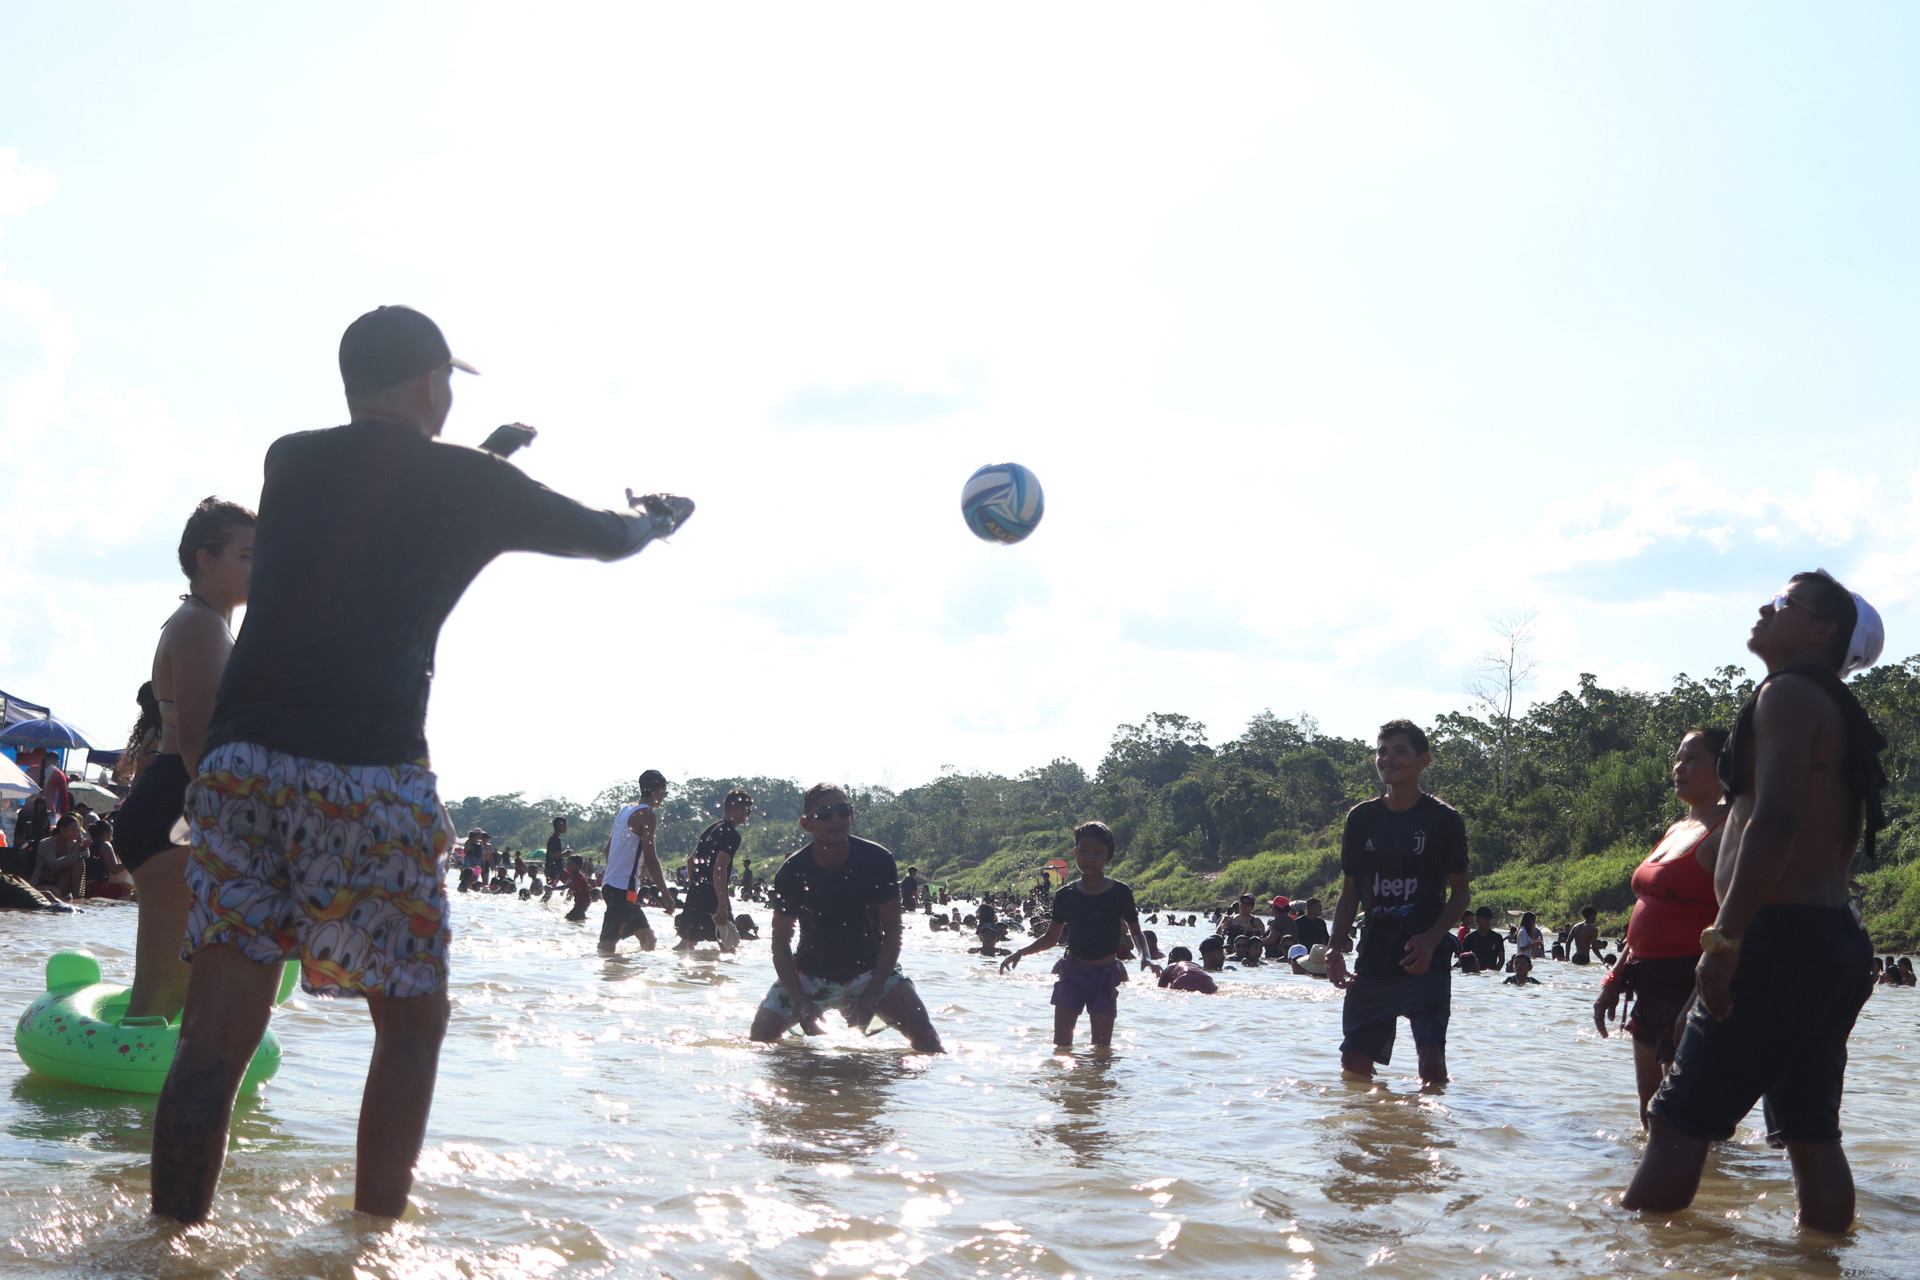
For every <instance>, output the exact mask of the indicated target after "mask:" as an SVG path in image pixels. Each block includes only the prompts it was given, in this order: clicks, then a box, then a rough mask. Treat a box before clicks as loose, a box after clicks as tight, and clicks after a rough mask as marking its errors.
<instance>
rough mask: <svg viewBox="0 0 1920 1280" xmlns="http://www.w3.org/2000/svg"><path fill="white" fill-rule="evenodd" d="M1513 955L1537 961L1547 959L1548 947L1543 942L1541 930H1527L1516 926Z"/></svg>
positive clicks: (1514, 929)
mask: <svg viewBox="0 0 1920 1280" xmlns="http://www.w3.org/2000/svg"><path fill="white" fill-rule="evenodd" d="M1513 954H1515V955H1517V956H1531V957H1532V958H1533V959H1535V960H1544V959H1546V957H1547V952H1546V947H1545V945H1544V944H1543V943H1542V942H1541V933H1540V930H1538V929H1533V930H1527V929H1523V928H1521V927H1520V926H1519V925H1515V926H1514V928H1513Z"/></svg>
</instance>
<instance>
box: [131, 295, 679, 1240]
mask: <svg viewBox="0 0 1920 1280" xmlns="http://www.w3.org/2000/svg"><path fill="white" fill-rule="evenodd" d="M467 367H468V366H466V365H464V364H462V363H461V362H459V361H457V360H456V359H454V356H453V353H452V352H451V351H450V350H449V349H448V347H447V342H446V339H445V338H444V337H443V336H442V335H441V333H440V329H439V327H438V326H437V325H435V324H434V323H433V321H432V320H429V319H428V318H427V317H426V316H424V315H422V314H420V313H419V312H418V311H414V310H412V309H410V308H408V307H382V308H381V309H379V310H377V311H370V312H368V313H367V314H366V315H363V316H361V317H360V318H359V319H358V320H355V321H354V322H353V324H352V325H350V326H349V327H348V329H347V331H346V333H345V335H344V336H343V337H342V338H341V340H340V373H341V378H342V380H343V382H344V383H345V388H346V393H347V405H348V408H349V409H350V411H351V413H352V421H351V422H350V423H349V424H348V425H346V426H343V427H333V428H329V429H327V430H323V431H306V432H300V433H297V434H294V435H288V436H283V437H281V438H280V439H279V440H277V441H275V442H274V443H273V445H272V446H271V447H270V448H269V449H268V450H267V456H266V468H265V471H266V474H265V483H264V485H263V486H262V489H261V493H260V515H259V522H258V526H257V529H256V531H255V533H256V536H255V542H254V562H253V574H252V582H251V585H250V588H249V591H248V594H247V620H246V625H245V626H244V627H243V628H242V629H241V633H240V636H239V639H238V640H237V641H236V642H235V644H234V648H233V654H232V657H231V658H230V659H229V660H228V662H227V666H226V671H225V673H224V674H223V675H222V677H221V680H220V687H219V694H218V697H217V699H216V702H215V706H214V711H213V717H212V720H211V721H210V723H209V724H208V727H207V734H206V740H205V744H204V748H205V754H204V755H203V756H202V758H201V760H200V768H199V776H198V778H197V779H196V780H195V781H194V783H193V785H192V787H191V788H190V789H189V790H188V792H187V797H186V816H187V822H188V825H189V828H190V830H191V833H192V852H191V854H190V855H189V857H188V860H187V867H186V876H187V887H188V890H189V892H190V894H191V896H192V899H193V904H192V907H191V910H190V912H189V914H188V918H187V926H186V930H185V947H184V950H185V952H186V954H188V955H190V956H192V958H193V970H192V976H191V978H190V979H189V982H188V986H187V999H186V1009H185V1012H184V1014H183V1016H182V1021H181V1031H180V1041H179V1049H178V1051H177V1053H176V1054H175V1057H174V1060H173V1068H172V1071H171V1072H170V1074H169V1075H168V1077H167V1082H166V1086H165V1089H164V1090H163V1091H162V1093H161V1094H160V1099H159V1103H158V1106H157V1108H156V1110H155V1113H154V1122H153V1173H152V1188H153V1208H154V1211H155V1212H156V1213H158V1214H160V1215H162V1216H165V1217H170V1218H177V1219H180V1220H182V1221H185V1222H199V1221H201V1220H202V1219H204V1218H205V1217H206V1216H207V1212H208V1208H209V1206H210V1205H211V1204H212V1201H213V1194H214V1190H215V1187H216V1185H217V1184H218V1182H219V1178H220V1168H221V1165H222V1164H223V1163H224V1161H225V1159H226V1152H227V1130H228V1127H229V1125H230V1124H231V1121H232V1118H233V1100H234V1096H235V1093H236V1091H237V1090H238V1089H239V1087H240V1080H241V1075H242V1072H243V1071H244V1069H245V1068H246V1066H247V1063H248V1061H249V1060H250V1059H251V1058H252V1056H253V1051H254V1048H255V1046H257V1045H258V1044H259V1043H260V1038H261V1036H262V1034H263V1033H264V1032H265V1030H266V1025H267V1016H268V1013H269V1012H270V1010H271V1009H272V1005H273V998H274V995H275V992H276V990H277V988H278V984H279V979H280V963H281V961H283V960H286V959H288V958H291V957H294V956H298V957H299V958H300V960H301V962H302V970H303V978H304V982H305V986H306V988H307V990H308V991H309V992H310V993H312V994H315V995H320V994H329V995H331V994H346V995H354V996H364V997H366V999H367V1007H368V1010H369V1012H370V1013H371V1015H372V1018H373V1027H374V1043H373V1054H372V1059H371V1062H370V1064H369V1066H368V1069H367V1083H366V1089H365V1093H364V1095H363V1100H362V1104H361V1111H360V1129H359V1143H358V1152H359V1161H358V1166H357V1169H356V1172H355V1182H354V1207H355V1208H356V1209H358V1210H360V1211H362V1212H364V1213H369V1214H373V1215H376V1216H380V1217H388V1218H396V1217H399V1216H400V1215H401V1214H402V1213H403V1212H405V1210H406V1207H407V1194H408V1191H409V1190H410V1189H411V1188H412V1185H413V1165H414V1161H415V1159H416V1158H417V1157H418V1155H419V1153H420V1145H421V1142H422V1140H423V1138H424V1136H425V1134H426V1124H427V1112H428V1109H429V1107H430V1106H431V1104H432V1101H433V1085H434V1077H435V1073H436V1071H437V1070H438V1065H439V1060H440V1044H441V1040H442V1038H443V1037H444V1035H445V1033H446V1027H447V1014H448V1005H447V947H448V942H449V939H450V938H451V931H450V929H449V927H448V923H447V892H446V884H445V881H444V878H443V869H442V861H441V860H442V859H443V858H444V857H445V855H446V853H447V850H448V848H449V846H450V845H451V843H452V832H451V831H450V830H449V829H448V825H447V819H446V810H445V808H444V807H443V806H442V805H441V803H440V797H439V795H438V794H437V793H436V791H435V780H434V775H433V774H432V772H430V770H429V768H428V765H427V758H428V757H427V740H426V732H425V724H426V714H427V697H428V690H429V688H430V685H431V682H432V672H433V660H434V650H435V647H436V645H437V644H438V641H439V636H440V629H441V626H442V624H444V623H445V622H446V619H447V616H448V614H450V613H451V612H452V610H453V606H454V605H455V603H456V602H458V601H459V599H460V596H461V593H462V592H464V591H465V590H466V589H467V586H468V585H469V584H470V583H471V582H472V581H473V580H474V578H475V577H477V576H478V575H479V573H480V571H481V570H482V569H483V568H485V567H486V565H487V564H488V562H489V561H491V560H492V559H493V558H494V557H496V556H498V555H500V554H502V553H504V552H508V551H538V552H543V553H546V554H549V555H562V556H580V557H592V558H595V559H599V560H620V559H623V558H625V557H627V556H630V555H632V554H634V553H635V552H636V551H639V550H640V549H641V548H642V547H644V546H646V545H647V543H649V542H651V541H653V540H654V539H655V538H659V537H663V536H665V535H667V534H670V533H672V532H674V530H676V529H677V528H679V527H680V525H681V524H682V523H683V522H684V521H685V520H686V519H687V517H688V516H689V515H690V514H691V513H692V511H693V504H692V503H690V502H688V501H687V500H686V499H684V498H673V497H668V496H666V495H655V496H654V497H652V498H649V499H644V500H640V501H639V502H638V503H637V505H638V506H639V507H640V508H641V509H640V510H626V511H613V510H600V511H596V510H594V509H592V508H590V507H586V506H583V505H581V504H580V503H578V502H575V501H574V500H573V499H571V498H565V497H562V496H561V495H559V494H557V493H555V492H553V491H552V490H551V489H548V488H547V487H546V486H545V485H542V484H539V483H538V482H536V481H534V480H533V479H531V478H530V477H528V476H527V475H525V474H524V473H523V472H521V471H520V470H519V469H518V468H516V467H514V466H513V465H512V464H511V463H508V462H506V461H504V460H503V459H501V458H499V457H496V456H495V455H493V454H491V453H487V452H484V451H482V450H479V449H470V448H467V447H465V446H462V445H456V444H449V443H446V442H444V441H441V440H439V439H437V437H438V436H439V434H440V429H441V427H442V426H443V425H444V424H445V422H446V419H447V413H448V410H449V409H450V408H451V407H452V405H453V389H452V377H453V372H454V370H455V369H465V368H467ZM633 505H636V504H634V503H629V506H633ZM216 603H217V602H216ZM246 1158H247V1157H246V1156H244V1155H243V1156H242V1157H241V1159H242V1160H245V1159H246Z"/></svg>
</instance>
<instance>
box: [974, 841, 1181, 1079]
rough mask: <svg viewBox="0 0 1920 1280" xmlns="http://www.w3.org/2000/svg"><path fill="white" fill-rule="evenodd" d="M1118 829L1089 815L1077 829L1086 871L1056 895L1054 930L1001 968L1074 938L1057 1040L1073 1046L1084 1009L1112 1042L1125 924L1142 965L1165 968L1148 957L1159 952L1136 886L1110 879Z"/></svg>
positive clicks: (1058, 1008) (1061, 986) (1057, 991)
mask: <svg viewBox="0 0 1920 1280" xmlns="http://www.w3.org/2000/svg"><path fill="white" fill-rule="evenodd" d="M1113 854H1114V842H1113V832H1112V831H1111V830H1110V829H1109V828H1108V826H1107V824H1106V823H1104V822H1083V823H1081V824H1080V825H1079V826H1077V827H1075V828H1074V829H1073V861H1074V865H1076V866H1077V867H1079V868H1080V878H1079V879H1078V880H1075V881H1074V882H1073V883H1072V884H1070V885H1065V886H1063V887H1062V888H1061V890H1060V892H1058V893H1056V894H1054V895H1053V917H1052V922H1051V927H1050V928H1049V929H1048V930H1047V932H1046V933H1045V934H1043V935H1041V936H1040V937H1038V938H1035V939H1034V940H1033V941H1032V942H1029V943H1028V944H1027V945H1026V946H1024V947H1022V948H1020V950H1018V951H1016V952H1014V953H1013V954H1012V955H1010V956H1008V957H1007V958H1006V959H1005V960H1002V961H1001V962H1000V972H1002V973H1011V972H1012V971H1013V969H1014V967H1015V966H1016V965H1018V964H1019V963H1020V957H1021V956H1030V955H1034V954H1035V953H1037V952H1041V951H1046V950H1048V949H1049V948H1052V947H1057V946H1059V945H1060V942H1061V939H1063V938H1064V939H1065V940H1066V943H1067V955H1066V958H1065V959H1064V960H1062V961H1060V963H1059V964H1057V965H1055V966H1054V968H1053V971H1054V973H1055V974H1056V975H1057V976H1058V977H1059V979H1060V980H1059V981H1058V982H1056V983H1054V984H1053V1043H1054V1044H1055V1045H1056V1046H1057V1047H1059V1048H1062V1049H1070V1048H1072V1047H1073V1028H1074V1024H1075V1023H1077V1022H1079V1021H1080V1011H1081V1010H1082V1009H1085V1010H1086V1011H1087V1023H1088V1026H1089V1029H1090V1031H1091V1033H1092V1036H1093V1043H1094V1047H1096V1048H1105V1047H1107V1046H1109V1045H1111V1044H1112V1043H1113V1020H1114V1017H1115V1016H1116V1015H1117V1014H1118V1013H1119V1002H1118V998H1117V997H1118V994H1119V990H1120V984H1121V983H1123V982H1125V981H1126V980H1127V969H1126V966H1125V965H1123V964H1121V963H1120V958H1119V955H1118V952H1119V950H1120V932H1121V929H1122V928H1123V927H1124V928H1125V929H1127V930H1128V931H1130V932H1131V933H1132V935H1133V946H1134V951H1135V953H1136V954H1137V955H1138V956H1139V957H1140V967H1141V969H1143V970H1145V969H1153V970H1154V971H1155V972H1156V973H1157V972H1159V970H1158V968H1157V967H1156V966H1155V965H1154V964H1153V963H1152V962H1151V961H1150V960H1148V959H1147V957H1148V956H1150V955H1151V954H1153V953H1152V952H1151V951H1150V950H1149V949H1148V947H1147V940H1146V938H1145V937H1144V936H1142V934H1141V932H1140V912H1139V909H1138V908H1136V907H1135V906H1134V904H1133V890H1132V889H1131V888H1129V887H1128V886H1127V885H1126V884H1124V883H1122V882H1121V881H1119V880H1110V879H1108V878H1107V868H1108V867H1109V866H1112V865H1113Z"/></svg>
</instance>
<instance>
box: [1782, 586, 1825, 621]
mask: <svg viewBox="0 0 1920 1280" xmlns="http://www.w3.org/2000/svg"><path fill="white" fill-rule="evenodd" d="M1768 603H1770V604H1771V605H1772V606H1773V611H1774V612H1775V613H1778V612H1780V611H1781V610H1782V609H1786V608H1794V609H1805V610H1806V611H1807V612H1808V613H1812V614H1813V616H1814V617H1815V618H1816V619H1818V620H1819V621H1821V622H1825V621H1826V619H1825V618H1822V617H1820V615H1819V614H1818V613H1814V611H1813V609H1812V608H1811V607H1810V606H1808V605H1806V604H1804V603H1802V602H1801V601H1799V600H1795V599H1794V598H1793V597H1792V596H1790V595H1788V594H1787V593H1786V592H1784V591H1783V592H1781V593H1780V594H1779V595H1777V596H1775V597H1774V598H1773V599H1772V600H1771V601H1769V602H1768Z"/></svg>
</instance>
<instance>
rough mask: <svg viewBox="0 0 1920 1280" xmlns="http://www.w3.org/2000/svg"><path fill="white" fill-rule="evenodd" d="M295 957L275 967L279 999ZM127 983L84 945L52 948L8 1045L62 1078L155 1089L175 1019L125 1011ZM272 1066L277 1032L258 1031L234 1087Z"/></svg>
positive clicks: (246, 1088) (269, 1073) (173, 1041)
mask: <svg viewBox="0 0 1920 1280" xmlns="http://www.w3.org/2000/svg"><path fill="white" fill-rule="evenodd" d="M299 976H300V965H299V963H298V962H297V961H289V962H288V963H287V964H286V966H285V967H284V970H283V972H282V973H281V975H280V990H279V992H278V993H277V994H276V995H275V997H274V1003H275V1004H279V1003H280V1002H282V1001H284V1000H285V999H286V998H287V997H288V996H289V995H291V994H292V993H293V984H294V983H295V981H297V980H298V979H299ZM126 1010H127V989H126V988H125V987H116V986H114V985H112V984H111V983H106V982H102V981H100V962H99V961H98V960H96V959H94V957H93V955H92V953H90V952H86V951H57V952H55V953H54V954H53V955H52V956H51V957H50V958H49V959H48V960H47V993H46V994H45V995H43V996H41V997H40V998H39V999H38V1000H35V1001H34V1002H33V1003H32V1004H30V1005H28V1006H27V1010H26V1012H25V1013H23V1014H21V1015H20V1021H19V1023H18V1025H16V1026H15V1027H14V1029H13V1047H14V1049H15V1050H17V1051H18V1052H19V1054H20V1060H21V1061H22V1062H24V1063H26V1064H27V1069H28V1070H29V1071H37V1072H39V1073H40V1074H41V1075H44V1076H52V1077H53V1078H54V1079H56V1080H65V1081H67V1082H68V1083H69V1084H84V1085H91V1086H92V1087H94V1088H96V1089H119V1090H122V1091H123V1092H126V1093H159V1092H160V1086H162V1085H164V1084H165V1083H166V1082H167V1069H168V1068H169V1067H171V1066H172V1065H173V1051H174V1049H175V1048H176V1047H177V1046H178V1045H179V1042H180V1020H179V1019H178V1018H175V1019H174V1020H173V1021H171V1022H169V1021H167V1020H166V1019H164V1018H159V1017H153V1018H128V1017H126V1016H125V1014H126ZM279 1069H280V1040H279V1038H278V1037H277V1036H275V1035H274V1034H273V1031H272V1029H271V1028H269V1029H268V1030H267V1033H266V1034H265V1035H263V1036H261V1037H260V1047H259V1048H258V1049H256V1050H254V1054H253V1061H251V1062H249V1063H248V1064H247V1073H246V1075H245V1076H243V1077H241V1080H240V1092H242V1093H251V1092H253V1091H254V1090H255V1089H257V1088H259V1087H260V1084H261V1082H262V1081H264V1080H270V1079H272V1078H273V1073H274V1072H276V1071H278V1070H279Z"/></svg>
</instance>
